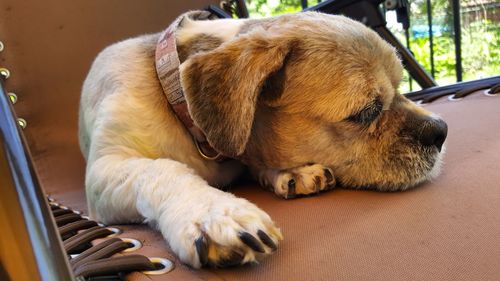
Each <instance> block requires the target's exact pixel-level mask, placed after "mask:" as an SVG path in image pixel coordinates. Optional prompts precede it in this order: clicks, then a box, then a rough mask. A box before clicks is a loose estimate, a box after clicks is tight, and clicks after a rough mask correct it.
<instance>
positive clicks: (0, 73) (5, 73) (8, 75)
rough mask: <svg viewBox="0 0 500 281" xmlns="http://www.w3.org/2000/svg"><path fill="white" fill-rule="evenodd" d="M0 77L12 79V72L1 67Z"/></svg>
mask: <svg viewBox="0 0 500 281" xmlns="http://www.w3.org/2000/svg"><path fill="white" fill-rule="evenodd" d="M0 75H2V76H3V77H4V78H5V79H7V78H9V77H10V71H9V70H8V69H7V68H4V67H0Z"/></svg>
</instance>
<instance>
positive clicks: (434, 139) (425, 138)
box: [419, 118, 448, 151]
mask: <svg viewBox="0 0 500 281" xmlns="http://www.w3.org/2000/svg"><path fill="white" fill-rule="evenodd" d="M447 134H448V125H446V122H444V121H443V120H442V119H438V118H431V119H430V120H428V121H426V124H425V126H424V128H423V130H422V131H421V134H420V138H419V141H420V143H421V144H422V145H424V146H435V147H437V149H438V150H439V151H441V148H442V147H443V143H444V140H445V139H446V135H447Z"/></svg>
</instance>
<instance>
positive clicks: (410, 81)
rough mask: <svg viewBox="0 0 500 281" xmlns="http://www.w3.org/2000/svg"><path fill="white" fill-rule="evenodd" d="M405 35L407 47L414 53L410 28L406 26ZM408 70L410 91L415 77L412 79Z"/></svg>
mask: <svg viewBox="0 0 500 281" xmlns="http://www.w3.org/2000/svg"><path fill="white" fill-rule="evenodd" d="M405 37H406V48H407V49H408V52H410V53H411V54H412V55H413V53H412V52H411V49H410V31H409V30H408V28H405ZM407 72H408V83H409V84H410V92H412V91H413V79H411V75H410V72H409V71H407Z"/></svg>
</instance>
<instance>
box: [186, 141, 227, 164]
mask: <svg viewBox="0 0 500 281" xmlns="http://www.w3.org/2000/svg"><path fill="white" fill-rule="evenodd" d="M193 140H194V144H195V145H196V149H197V150H198V153H199V154H200V155H201V157H203V158H204V159H206V160H210V161H215V160H216V159H217V158H219V157H220V156H221V154H220V153H217V155H215V156H208V155H206V154H205V152H203V150H202V149H201V147H200V144H199V143H198V141H197V140H196V139H195V138H193Z"/></svg>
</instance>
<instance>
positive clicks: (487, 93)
mask: <svg viewBox="0 0 500 281" xmlns="http://www.w3.org/2000/svg"><path fill="white" fill-rule="evenodd" d="M490 91H491V89H488V90H484V91H483V94H484V95H485V96H488V97H496V96H498V93H496V94H492V93H490Z"/></svg>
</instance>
